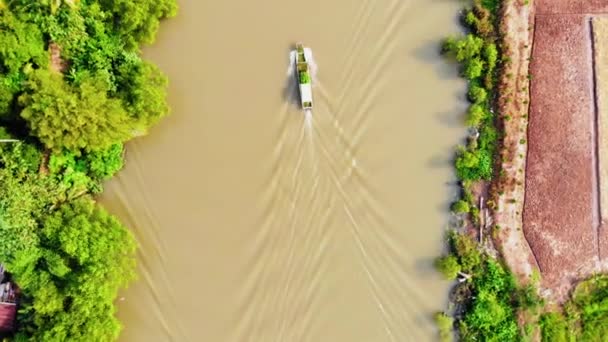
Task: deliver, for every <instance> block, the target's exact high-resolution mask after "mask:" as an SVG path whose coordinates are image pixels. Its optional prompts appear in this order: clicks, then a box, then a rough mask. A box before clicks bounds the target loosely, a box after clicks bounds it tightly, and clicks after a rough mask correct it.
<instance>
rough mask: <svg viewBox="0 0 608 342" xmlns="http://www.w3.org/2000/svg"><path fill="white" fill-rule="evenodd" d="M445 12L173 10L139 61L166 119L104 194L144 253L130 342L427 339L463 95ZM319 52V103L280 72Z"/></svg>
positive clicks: (129, 308) (340, 1)
mask: <svg viewBox="0 0 608 342" xmlns="http://www.w3.org/2000/svg"><path fill="white" fill-rule="evenodd" d="M460 6H461V3H459V2H458V1H451V0H394V1H389V0H377V1H372V0H333V1H326V0H325V1H322V0H309V1H306V2H296V1H290V0H259V1H234V0H225V1H211V0H188V1H186V0H184V1H181V2H180V14H179V16H178V17H177V18H175V19H173V20H170V21H167V22H165V23H163V24H162V26H161V30H160V34H159V36H158V40H157V44H155V45H154V46H153V47H150V48H147V49H146V50H145V54H146V56H147V57H148V58H150V59H151V60H153V61H154V62H156V63H157V64H158V65H159V66H160V67H161V68H162V69H163V70H164V71H165V72H166V73H167V74H168V76H169V79H170V89H169V91H170V96H169V101H170V104H171V107H172V111H173V113H172V115H171V116H169V117H167V118H166V119H165V120H164V121H162V123H161V124H159V125H158V126H156V127H154V128H153V129H152V130H151V132H150V134H149V135H148V136H145V137H142V138H138V139H136V140H134V141H132V142H130V143H129V144H128V146H127V158H126V159H127V164H126V167H125V168H124V170H122V171H121V172H120V174H119V175H118V176H117V177H116V178H115V179H113V180H112V181H111V182H109V183H108V184H107V185H106V190H105V193H104V194H103V196H102V202H103V205H104V206H105V207H107V208H108V209H109V210H110V211H112V212H113V213H115V214H117V215H118V216H119V217H120V218H121V219H122V220H123V222H125V224H127V225H128V226H129V227H130V228H131V229H132V230H133V231H134V234H135V236H136V238H137V240H138V241H139V243H140V249H139V252H138V259H139V267H138V271H139V280H138V281H137V282H135V283H134V284H133V285H132V286H131V287H130V288H129V289H128V290H126V291H124V292H123V293H122V294H121V296H122V297H123V298H122V299H121V300H120V301H119V312H118V315H119V317H120V319H121V320H122V322H123V323H124V326H125V328H124V331H123V333H122V335H121V340H122V341H315V342H317V341H332V342H333V341H353V342H354V341H366V342H369V341H426V340H434V339H436V332H435V330H434V329H435V328H434V324H433V322H432V313H433V312H435V311H437V310H441V309H443V308H444V307H445V305H446V300H447V289H448V283H447V282H445V281H443V280H441V279H440V276H439V275H438V274H436V273H435V272H434V271H433V269H432V260H433V258H434V257H435V256H437V255H438V254H439V253H441V250H442V248H443V247H442V246H443V244H442V232H443V229H444V228H445V226H446V225H447V221H448V209H447V208H448V206H449V201H450V198H451V196H454V191H455V189H454V187H453V186H451V185H450V183H453V182H454V176H453V174H452V170H451V168H450V162H449V159H450V157H451V153H452V152H451V151H452V149H453V146H454V145H455V144H457V143H458V142H459V139H460V138H461V137H462V136H463V135H464V128H463V127H462V124H461V121H462V112H463V111H464V110H465V106H466V104H465V103H464V101H463V97H464V91H465V87H464V84H463V82H462V81H460V80H458V78H457V77H456V76H457V75H456V70H455V67H454V66H449V65H447V64H445V63H444V61H442V60H441V58H440V57H439V56H438V54H437V44H438V42H439V40H440V39H441V38H442V37H444V36H446V35H448V34H451V33H454V32H457V30H458V25H457V21H456V14H457V11H458V9H459V7H460ZM297 41H302V42H303V43H304V44H305V45H306V46H309V47H310V48H311V49H312V52H313V54H314V58H315V61H316V64H317V65H318V72H317V73H316V76H315V78H314V80H313V82H314V88H313V93H314V99H315V108H314V110H313V112H312V115H310V116H306V115H304V114H303V113H302V111H301V110H300V109H299V107H298V106H297V95H296V94H295V93H294V92H295V86H294V83H293V79H292V78H291V77H290V76H288V75H287V71H288V66H289V53H290V49H291V48H292V47H293V45H294V44H295V42H297Z"/></svg>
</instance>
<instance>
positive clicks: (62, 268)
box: [16, 198, 135, 341]
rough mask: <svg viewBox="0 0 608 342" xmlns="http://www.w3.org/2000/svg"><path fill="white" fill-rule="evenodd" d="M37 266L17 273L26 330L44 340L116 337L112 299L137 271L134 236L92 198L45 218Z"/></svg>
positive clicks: (116, 322)
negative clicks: (24, 295)
mask: <svg viewBox="0 0 608 342" xmlns="http://www.w3.org/2000/svg"><path fill="white" fill-rule="evenodd" d="M39 251H40V252H39V253H38V254H37V255H36V256H35V260H36V261H35V262H32V261H31V260H30V261H29V262H27V263H25V264H27V265H30V266H28V267H30V268H31V265H36V266H35V268H34V269H33V270H30V271H27V269H26V270H21V272H18V273H17V275H16V280H17V282H18V283H19V284H20V285H21V287H22V289H23V291H24V293H25V294H26V298H24V304H23V306H24V315H26V317H24V318H22V319H23V320H24V321H25V322H28V323H29V324H28V326H29V330H28V331H27V334H28V335H29V337H30V338H31V339H32V340H38V341H39V340H43V341H65V340H69V341H113V340H115V339H116V338H117V337H118V333H119V331H120V323H119V322H118V320H117V319H116V317H115V316H114V312H115V309H114V306H113V301H114V300H115V298H116V295H117V293H118V290H119V289H120V288H121V287H124V286H125V285H126V284H127V283H128V281H130V280H132V279H133V277H134V266H135V259H134V251H135V242H134V240H133V237H132V235H131V234H130V232H129V231H128V230H127V229H125V227H123V226H122V225H121V224H120V223H119V222H118V220H117V219H116V218H114V217H113V216H111V215H109V214H108V213H107V212H106V211H105V210H103V209H101V208H99V207H97V206H96V205H95V203H94V201H93V200H92V199H90V198H79V199H77V200H74V201H71V202H70V203H66V204H64V205H62V206H61V207H60V208H59V210H57V211H56V212H55V213H53V214H52V215H50V216H48V217H47V218H46V219H44V221H43V224H42V230H41V231H40V244H39Z"/></svg>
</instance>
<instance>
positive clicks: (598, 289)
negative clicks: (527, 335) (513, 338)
mask: <svg viewBox="0 0 608 342" xmlns="http://www.w3.org/2000/svg"><path fill="white" fill-rule="evenodd" d="M540 323H541V329H542V341H543V342H545V341H546V342H548V341H551V342H568V341H605V340H606V338H607V336H608V276H607V275H598V276H594V277H592V278H590V279H588V280H585V281H583V282H581V283H580V284H579V285H578V286H577V287H576V289H575V291H574V293H573V295H572V299H571V300H570V301H569V302H568V303H566V305H565V306H564V310H563V312H548V313H545V314H543V315H542V316H541V319H540Z"/></svg>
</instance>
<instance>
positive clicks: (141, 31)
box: [98, 0, 177, 49]
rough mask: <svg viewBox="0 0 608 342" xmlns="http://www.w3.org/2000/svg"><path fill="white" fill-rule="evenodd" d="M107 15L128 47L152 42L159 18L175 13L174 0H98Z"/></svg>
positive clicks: (171, 15)
mask: <svg viewBox="0 0 608 342" xmlns="http://www.w3.org/2000/svg"><path fill="white" fill-rule="evenodd" d="M98 1H99V4H100V5H101V6H102V8H103V9H104V11H106V12H107V13H108V14H109V15H108V16H107V17H108V23H109V24H110V25H112V26H113V29H114V30H115V31H116V32H118V34H119V35H120V36H121V37H122V39H123V40H124V41H125V42H126V44H127V47H128V48H129V49H133V48H135V47H137V45H138V44H141V43H152V42H153V41H154V38H155V36H156V31H157V30H158V26H159V24H160V20H162V19H164V18H169V17H173V16H175V15H176V14H177V3H176V2H175V0H139V1H132V0H98Z"/></svg>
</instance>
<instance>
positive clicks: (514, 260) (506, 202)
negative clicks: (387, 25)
mask: <svg viewBox="0 0 608 342" xmlns="http://www.w3.org/2000/svg"><path fill="white" fill-rule="evenodd" d="M473 3H474V4H476V5H480V4H487V3H488V2H485V3H484V2H482V1H473ZM489 3H492V2H491V1H490V2H489ZM494 3H495V4H496V6H497V8H496V9H495V13H494V15H495V17H494V18H493V25H494V27H495V30H496V41H495V42H496V44H497V47H498V52H499V58H498V60H499V61H500V62H499V65H498V66H497V70H496V75H495V79H494V82H495V87H493V89H491V94H490V95H489V96H490V98H491V99H492V100H491V101H490V103H489V107H490V108H489V109H490V111H491V112H492V114H495V117H494V118H493V119H492V120H491V124H492V125H494V128H495V129H496V130H497V131H498V133H499V138H498V146H497V149H496V151H494V154H493V156H492V160H493V162H492V164H493V166H494V169H493V172H492V174H491V177H490V178H489V179H481V180H476V181H473V182H471V181H467V180H463V179H462V177H460V175H459V179H460V181H461V183H460V185H461V197H460V198H459V199H458V200H457V201H456V202H455V203H454V205H453V206H452V211H453V212H454V213H455V214H456V215H457V217H458V220H457V222H459V224H458V225H459V226H457V227H453V226H452V227H450V231H449V232H448V237H447V239H446V240H447V243H448V246H449V248H450V254H449V255H448V256H447V257H445V256H444V257H443V258H440V259H438V262H437V266H438V269H440V271H443V273H444V274H446V272H445V263H444V265H442V261H445V260H446V258H449V257H450V255H456V256H457V258H461V257H462V255H459V254H462V253H463V251H462V250H461V251H459V250H458V247H457V245H455V244H454V241H455V239H459V238H464V239H469V240H472V241H474V242H475V245H476V248H477V250H478V251H479V253H480V255H482V256H483V257H485V258H489V259H493V260H495V261H496V262H497V263H498V264H500V265H504V266H505V268H506V269H505V271H506V273H507V276H506V278H509V279H512V280H513V284H512V287H513V290H515V291H514V292H513V293H512V294H511V295H510V296H512V298H511V299H513V304H512V307H511V308H512V310H513V312H514V313H515V317H516V320H517V326H518V333H517V335H519V336H520V337H525V338H527V339H529V340H534V341H538V340H540V338H541V331H540V328H539V327H538V321H539V317H540V311H539V310H538V309H539V308H540V307H541V306H543V304H544V303H543V300H542V299H541V298H540V297H539V296H538V289H537V285H538V281H539V279H540V270H539V267H538V263H537V261H536V257H535V256H534V254H533V251H532V249H531V248H530V245H529V244H528V241H527V240H526V237H525V235H524V232H523V206H524V198H525V169H526V157H527V124H528V109H529V103H530V91H529V89H530V85H529V84H530V80H531V76H530V75H529V62H530V56H531V49H532V39H533V34H534V24H533V20H534V15H533V13H534V4H533V0H514V1H500V2H498V1H495V2H494ZM482 6H483V5H482ZM467 12H469V13H471V12H472V13H475V12H474V10H471V9H465V10H464V11H463V18H464V20H463V26H464V27H465V28H467V29H469V30H471V27H467V26H470V22H469V23H467V19H466V18H467V17H466V16H467ZM475 14H476V15H477V13H475ZM471 31H473V33H474V34H476V35H478V33H475V32H474V30H471ZM469 34H470V32H469ZM484 41H485V42H487V41H488V38H487V37H485V38H484ZM461 67H466V66H464V65H461ZM463 77H464V78H465V79H466V78H467V77H465V76H463ZM470 88H471V84H470V80H469V92H470ZM469 99H470V95H469ZM471 102H472V103H473V104H472V105H471V106H473V105H474V101H471ZM470 115H471V114H470V111H469V116H470ZM469 120H470V119H469ZM469 126H470V125H469ZM477 135H478V134H477ZM470 138H471V137H469V139H470ZM457 158H458V155H457ZM455 167H456V171H457V174H458V173H459V172H458V171H459V170H458V161H456V165H455ZM463 201H464V202H466V203H467V204H468V205H469V206H470V209H469V210H466V211H465V210H462V209H461V208H459V207H461V206H462V203H463ZM463 214H464V215H463ZM442 266H443V268H444V269H443V270H442ZM476 276H479V275H477V274H467V273H464V272H462V271H459V272H458V273H457V274H456V278H457V280H458V283H457V284H456V285H455V286H454V287H453V288H452V290H451V293H450V299H449V301H450V303H449V308H448V310H447V312H442V313H437V314H436V316H435V319H436V322H437V325H438V327H439V330H440V337H441V340H442V341H451V340H452V339H453V337H454V336H458V337H462V331H461V330H462V322H465V319H466V315H467V313H468V311H469V310H471V308H472V307H473V302H474V300H475V293H474V292H473V291H468V292H467V291H465V292H464V296H463V292H462V291H460V292H459V290H458V288H459V287H462V286H460V285H461V284H463V283H465V282H470V281H471V278H472V277H476ZM448 278H449V277H448ZM465 330H466V328H465Z"/></svg>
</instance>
